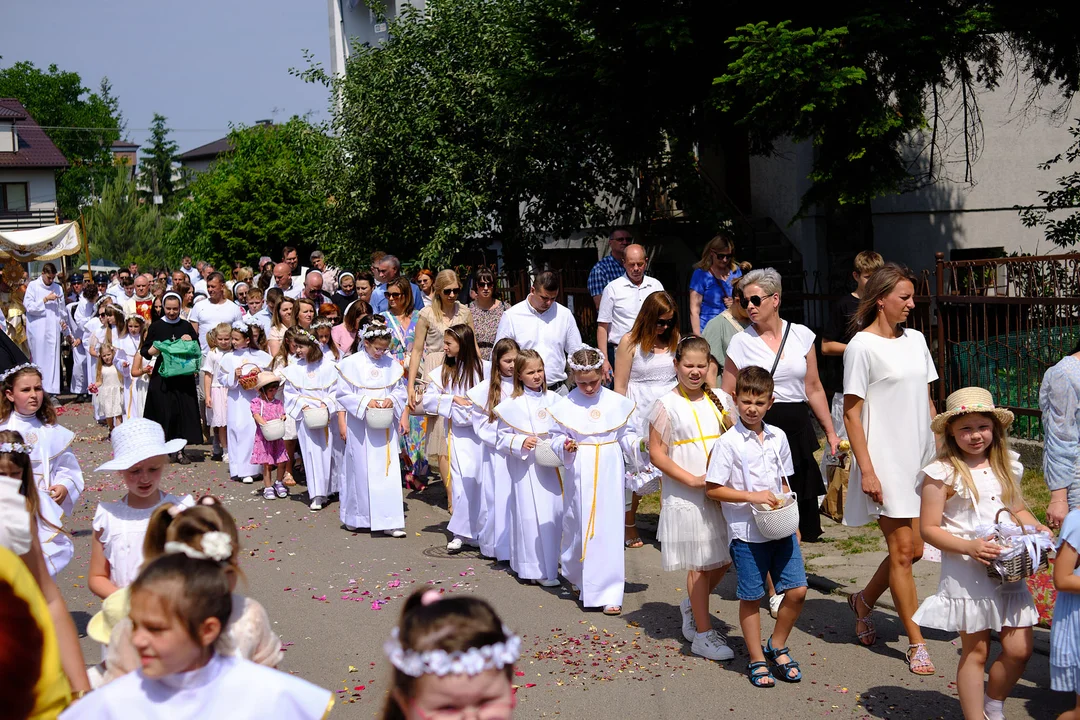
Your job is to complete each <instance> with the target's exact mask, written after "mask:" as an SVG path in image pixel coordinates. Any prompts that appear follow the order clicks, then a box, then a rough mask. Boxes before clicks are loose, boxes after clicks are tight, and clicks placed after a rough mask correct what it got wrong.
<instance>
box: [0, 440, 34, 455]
mask: <svg viewBox="0 0 1080 720" xmlns="http://www.w3.org/2000/svg"><path fill="white" fill-rule="evenodd" d="M33 451H34V446H33V445H31V444H30V443H21V442H6V443H0V453H23V454H25V455H29V454H30V453H32V452H33Z"/></svg>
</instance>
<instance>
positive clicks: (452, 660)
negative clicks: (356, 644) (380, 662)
mask: <svg viewBox="0 0 1080 720" xmlns="http://www.w3.org/2000/svg"><path fill="white" fill-rule="evenodd" d="M502 629H503V633H504V634H505V635H506V640H504V641H502V642H497V643H492V644H491V645H484V646H483V647H473V648H469V649H468V650H466V651H465V652H452V653H448V652H446V651H445V650H426V651H424V652H416V651H415V650H406V649H404V648H403V647H401V640H400V639H399V637H398V636H399V631H398V628H394V629H393V630H391V631H390V639H389V640H387V641H386V642H385V643H384V644H383V651H384V652H385V653H386V657H387V658H388V659H389V660H390V664H392V665H393V666H394V667H396V668H397V669H398V670H400V671H401V672H403V673H405V674H406V675H408V676H409V677H415V678H418V677H421V676H423V675H438V676H439V677H442V676H444V675H469V676H472V675H479V674H480V673H482V672H484V671H486V670H502V669H503V668H504V667H506V666H507V665H513V664H514V662H515V661H516V660H517V659H518V657H519V656H520V655H521V638H519V637H518V636H517V635H514V634H513V633H512V632H510V628H508V627H506V626H505V625H503V628H502Z"/></svg>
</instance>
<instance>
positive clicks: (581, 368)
mask: <svg viewBox="0 0 1080 720" xmlns="http://www.w3.org/2000/svg"><path fill="white" fill-rule="evenodd" d="M582 350H592V351H593V352H595V353H596V355H597V360H596V362H591V363H585V364H583V365H578V364H577V363H576V362H574V355H575V354H577V353H578V352H581V351H582ZM566 365H567V366H568V367H569V368H570V369H571V370H573V371H574V372H589V371H591V370H599V369H600V368H602V367H604V354H603V353H602V352H600V351H599V350H597V349H596V348H594V347H589V346H588V345H582V346H581V347H579V348H578V349H577V350H575V351H574V352H573V353H571V354H570V356H569V357H567V358H566Z"/></svg>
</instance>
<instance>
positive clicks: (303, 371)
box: [278, 328, 356, 525]
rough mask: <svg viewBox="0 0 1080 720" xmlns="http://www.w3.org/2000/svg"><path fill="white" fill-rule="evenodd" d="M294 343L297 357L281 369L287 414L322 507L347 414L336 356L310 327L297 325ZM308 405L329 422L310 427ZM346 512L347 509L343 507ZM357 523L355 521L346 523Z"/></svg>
mask: <svg viewBox="0 0 1080 720" xmlns="http://www.w3.org/2000/svg"><path fill="white" fill-rule="evenodd" d="M295 331H296V334H295V335H294V337H293V346H294V347H295V348H296V360H295V361H293V362H291V363H289V364H288V365H286V366H284V367H282V368H281V369H279V370H278V375H280V376H281V377H282V379H283V380H284V389H285V413H286V414H287V415H288V416H289V417H291V418H292V419H293V421H294V422H295V423H296V434H297V437H298V439H299V441H300V452H301V453H302V454H303V458H304V475H305V476H306V477H307V487H308V495H309V496H310V497H311V502H312V504H313V505H316V504H317V505H319V506H323V505H325V504H326V500H327V497H328V496H329V495H330V473H331V465H332V461H333V454H334V442H333V440H332V438H333V437H334V436H337V437H339V438H340V437H341V436H342V435H343V434H344V432H345V417H344V415H342V414H341V408H340V407H339V406H338V404H337V402H336V401H335V400H334V386H335V384H336V383H337V381H338V372H337V365H336V364H335V363H334V361H333V358H331V357H329V356H327V355H323V352H322V349H321V348H320V347H319V341H318V340H317V339H316V338H315V337H314V336H313V335H312V334H311V333H310V332H308V331H307V330H304V329H303V328H295ZM306 408H312V409H316V408H325V409H326V411H327V414H328V415H329V424H328V425H327V426H326V427H321V428H309V427H308V426H307V423H306V422H305V420H304V410H305V409H306ZM342 512H344V508H342ZM346 524H347V525H355V524H356V523H346Z"/></svg>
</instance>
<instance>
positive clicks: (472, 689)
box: [382, 590, 521, 720]
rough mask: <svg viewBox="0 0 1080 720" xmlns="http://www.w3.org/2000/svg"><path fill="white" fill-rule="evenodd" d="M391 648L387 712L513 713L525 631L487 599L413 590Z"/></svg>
mask: <svg viewBox="0 0 1080 720" xmlns="http://www.w3.org/2000/svg"><path fill="white" fill-rule="evenodd" d="M383 649H384V651H385V652H386V657H387V659H389V660H390V664H391V665H393V667H394V674H393V679H392V682H391V689H390V695H389V697H387V699H386V706H385V707H384V709H383V714H382V718H383V720H405V719H406V718H441V717H454V718H461V717H479V718H485V719H490V720H505V719H506V718H509V717H510V716H511V715H512V714H513V711H514V707H515V705H516V704H517V703H516V698H515V696H514V687H513V678H514V663H515V662H516V661H517V659H518V657H520V655H521V638H519V637H518V636H517V635H515V634H514V633H513V632H511V631H510V628H508V627H507V626H506V625H505V624H503V622H502V620H501V619H500V618H499V616H498V615H497V614H496V613H495V610H493V609H492V607H491V606H490V605H488V604H487V603H486V602H484V601H483V600H481V599H479V598H475V597H463V596H458V595H454V596H451V597H446V596H443V595H442V593H441V592H440V591H439V590H424V591H420V592H416V593H413V595H412V596H411V597H410V598H409V599H408V600H406V601H405V609H404V610H403V611H402V613H401V622H400V623H399V624H398V626H397V627H395V628H394V629H393V631H392V632H391V635H390V639H389V640H387V641H386V643H385V644H384V645H383Z"/></svg>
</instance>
